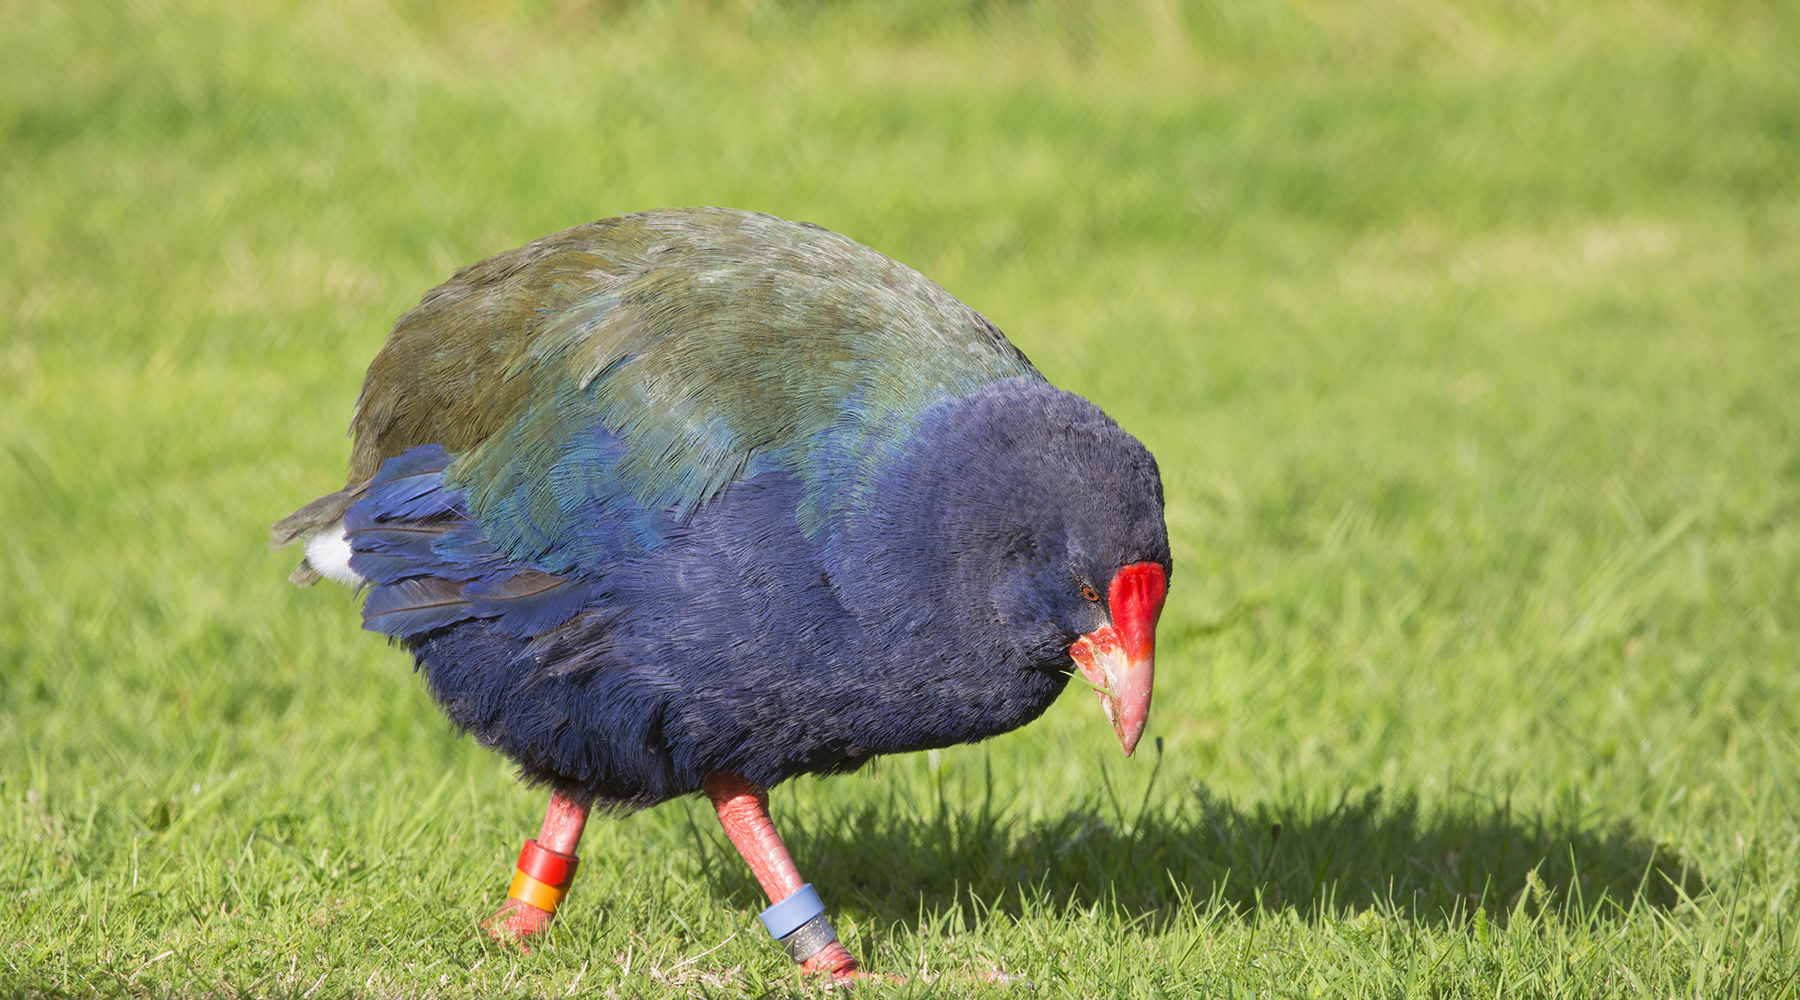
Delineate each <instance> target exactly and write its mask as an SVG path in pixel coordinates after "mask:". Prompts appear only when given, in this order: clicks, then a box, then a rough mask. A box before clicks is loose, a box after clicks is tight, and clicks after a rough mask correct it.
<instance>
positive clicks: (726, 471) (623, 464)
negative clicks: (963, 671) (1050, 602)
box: [278, 209, 1041, 574]
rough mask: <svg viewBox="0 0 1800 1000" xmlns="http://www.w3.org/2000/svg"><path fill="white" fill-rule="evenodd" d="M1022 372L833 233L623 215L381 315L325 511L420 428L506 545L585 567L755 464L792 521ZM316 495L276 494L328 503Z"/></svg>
mask: <svg viewBox="0 0 1800 1000" xmlns="http://www.w3.org/2000/svg"><path fill="white" fill-rule="evenodd" d="M1020 375H1027V376H1032V377H1041V376H1037V373H1036V371H1035V369H1033V368H1032V367H1031V365H1030V363H1029V362H1028V361H1027V360H1026V359H1025V357H1024V355H1022V354H1021V353H1019V351H1018V350H1017V349H1016V348H1014V347H1013V346H1012V345H1011V344H1010V343H1008V342H1007V341H1006V339H1005V337H1003V336H1002V335H1001V334H1000V332H999V331H998V330H996V329H995V328H994V327H993V325H992V324H990V323H988V321H987V320H986V319H984V318H983V317H982V316H981V315H980V314H979V313H976V312H975V311H974V310H972V309H970V308H968V307H967V306H965V305H963V304H962V303H961V302H958V301H957V300H956V299H955V298H954V297H952V296H951V295H950V294H949V293H948V292H946V291H944V290H943V289H942V288H940V287H938V286H937V285H936V284H933V283H932V282H930V281H929V280H927V279H925V278H924V277H922V276H920V275H919V274H918V273H917V272H914V271H912V270H910V269H908V268H906V267H903V266H902V265H900V264H897V263H895V262H894V261H892V260H889V259H888V258H886V257H884V256H882V255H880V254H877V253H875V252H874V251H871V250H869V249H867V248H865V247H863V246H861V245H859V244H857V243H854V242H852V241H850V240H848V239H845V238H843V237H841V236H837V235H836V234H833V233H830V232H827V231H825V230H823V229H819V228H818V227H815V226H808V225H801V224H795V223H789V222H783V221H781V220H779V219H775V218H772V217H770V216H764V215H756V214H752V213H745V212H734V211H728V210H722V209H685V210H670V211H664V212H653V213H645V214H641V215H636V216H625V217H622V218H618V219H611V220H607V221H604V222H597V223H592V224H590V225H585V226H578V227H575V228H573V229H569V230H566V231H564V232H561V233H558V234H555V235H553V236H549V237H545V238H544V239H541V240H538V241H536V242H534V243H531V244H528V245H526V246H524V247H520V248H519V249H517V250H513V251H510V252H507V253H504V254H500V255H497V256H495V257H491V258H489V259H487V260H485V261H482V262H481V263H479V264H476V265H474V266H472V267H469V268H466V269H464V270H463V271H461V272H459V273H457V274H456V275H455V276H454V277H453V278H451V280H450V281H448V282H446V283H445V284H443V285H441V286H439V287H438V288H436V289H434V290H433V291H432V292H431V293H429V294H428V295H427V296H426V297H425V298H424V300H423V301H421V302H420V304H419V305H418V307H417V308H415V309H413V310H412V311H411V312H408V313H407V314H406V315H405V316H402V317H401V318H400V321H399V322H398V324H397V325H396V326H395V329H394V332H393V335H392V336H391V337H390V338H389V340H388V342H387V344H386V346H385V347H383V349H382V351H381V353H380V354H379V355H378V356H377V357H376V359H375V361H374V363H373V365H371V367H370V369H369V374H368V378H367V380H366V381H365V382H364V384H363V391H362V396H361V398H360V399H359V400H358V404H357V414H356V419H355V422H354V424H353V427H352V429H353V433H354V435H355V439H356V443H355V448H354V452H353V455H352V458H351V469H350V484H349V486H348V487H347V488H346V490H345V491H344V493H343V494H340V495H339V496H342V497H344V498H345V499H344V500H343V501H342V507H341V508H340V509H339V510H338V511H337V514H339V515H341V513H342V510H343V509H347V508H348V506H349V503H351V502H354V499H355V496H356V495H357V491H359V490H366V488H367V484H369V483H370V482H371V481H372V480H373V479H374V478H375V476H376V474H377V473H378V472H379V470H380V469H381V467H382V464H383V463H384V462H385V461H387V460H388V459H391V458H394V457H396V456H399V455H402V454H404V453H406V452H408V451H410V450H411V449H413V448H416V447H418V446H420V445H423V444H438V445H441V446H442V447H443V448H444V450H445V452H446V453H447V454H448V455H449V456H450V457H451V461H450V464H449V466H448V467H447V469H446V470H445V471H444V473H443V476H444V481H445V483H446V484H449V485H451V486H453V487H454V488H456V489H457V490H458V491H460V492H461V494H462V495H463V500H464V504H465V505H466V509H467V511H468V512H469V514H470V516H471V517H472V518H473V519H474V521H476V522H477V523H478V524H479V525H480V527H481V528H482V530H483V531H484V532H485V533H486V534H487V536H488V537H489V538H491V540H492V541H493V543H494V545H495V547H496V549H497V550H498V551H499V552H500V553H502V554H503V555H504V556H505V558H506V559H507V561H508V562H510V563H513V564H515V565H518V566H529V567H533V568H536V569H538V570H541V571H544V572H547V573H552V574H563V573H571V572H574V573H597V572H603V571H604V569H605V567H606V566H607V565H609V564H611V563H612V562H614V561H616V560H617V559H618V558H620V557H622V556H629V555H631V554H633V553H636V552H645V551H651V550H653V549H654V548H655V547H656V546H657V544H659V542H660V541H661V539H662V538H663V537H664V535H665V534H666V533H667V531H668V530H670V528H671V526H672V525H679V524H680V523H681V522H682V521H683V520H684V519H685V518H686V516H687V515H688V514H689V513H691V512H692V511H693V510H694V509H695V508H696V507H698V506H699V505H701V504H704V503H706V502H707V501H708V500H710V499H711V498H713V497H714V496H716V495H717V494H718V493H719V492H720V491H721V490H723V489H724V488H725V487H726V486H727V485H729V484H730V483H731V482H733V481H734V480H737V479H739V478H743V477H746V476H749V475H754V474H757V473H760V472H764V471H770V470H776V469H779V470H784V471H787V472H789V473H791V474H793V475H795V476H797V477H799V478H801V479H803V480H804V481H805V484H806V491H805V500H804V501H803V505H802V509H801V511H800V512H799V515H800V519H801V524H802V526H803V528H805V529H806V530H807V531H808V533H809V534H810V533H812V532H814V531H816V530H817V529H818V528H819V526H820V525H822V524H823V523H824V522H825V521H826V520H827V519H828V518H830V517H831V516H832V515H833V513H834V512H836V511H837V510H839V509H842V508H844V507H846V506H849V505H854V504H855V503H856V502H857V489H858V488H859V484H861V483H862V482H865V481H866V480H867V478H868V475H869V470H871V469H872V468H876V467H878V466H879V463H880V462H881V461H882V460H883V457H884V449H888V448H894V447H900V446H901V442H903V441H904V438H905V432H906V431H907V430H908V429H909V427H910V425H911V423H912V421H913V420H914V419H915V418H916V417H917V416H918V414H919V413H921V412H922V411H923V410H924V409H926V408H927V407H929V406H931V405H932V404H934V403H936V402H938V401H940V400H942V399H945V398H948V397H953V396H960V395H962V394H964V393H966V392H969V391H972V390H973V389H975V388H977V387H979V386H981V385H985V384H987V383H989V382H992V381H995V380H997V379H1001V378H1007V377H1013V376H1020ZM326 499H327V500H329V499H330V498H326ZM322 503H325V501H323V500H322V501H320V502H319V503H316V504H314V505H309V507H308V508H305V509H303V510H302V511H301V512H300V513H299V514H296V515H295V516H296V517H300V516H301V515H305V514H307V513H308V511H311V512H312V513H311V514H310V515H309V517H308V518H307V520H308V521H310V522H312V523H316V524H324V523H329V519H330V516H331V515H332V511H331V508H332V506H334V505H333V504H325V506H324V507H319V504H322ZM315 508H317V509H315ZM290 520H292V519H290ZM287 523H288V522H284V524H287ZM290 527H291V528H292V527H296V526H290ZM297 527H298V528H299V529H300V530H304V525H299V526H297ZM280 533H281V526H278V535H279V534H280Z"/></svg>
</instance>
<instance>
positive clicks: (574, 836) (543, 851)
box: [482, 792, 588, 941]
mask: <svg viewBox="0 0 1800 1000" xmlns="http://www.w3.org/2000/svg"><path fill="white" fill-rule="evenodd" d="M587 817H588V811H587V807H586V806H584V805H581V804H580V803H578V802H576V801H574V800H573V799H570V798H569V797H568V796H566V795H564V794H563V793H562V792H552V793H551V794H550V808H549V809H547V810H545V812H544V828H543V829H542V830H540V831H538V836H537V839H536V840H528V841H526V842H525V849H524V850H522V851H520V852H519V867H518V870H517V871H515V872H514V873H513V883H512V890H511V891H510V892H509V893H508V894H507V897H506V905H505V906H503V907H501V908H500V912H498V913H496V914H494V915H493V916H491V917H489V918H488V919H487V923H485V924H483V925H482V926H483V927H485V928H486V929H487V932H488V934H489V935H490V936H491V937H494V938H496V939H498V940H502V941H518V940H520V939H521V938H527V937H530V936H531V935H533V934H536V933H538V932H539V931H542V930H543V929H544V928H546V927H548V926H550V921H551V920H552V919H553V918H554V917H555V916H556V908H557V906H559V905H560V904H561V903H562V899H563V896H564V895H566V894H567V893H568V891H569V884H570V883H571V882H573V881H574V880H575V866H576V865H577V864H579V859H577V858H576V857H575V848H576V847H578V846H580V844H581V831H582V828H583V827H585V826H586V825H587Z"/></svg>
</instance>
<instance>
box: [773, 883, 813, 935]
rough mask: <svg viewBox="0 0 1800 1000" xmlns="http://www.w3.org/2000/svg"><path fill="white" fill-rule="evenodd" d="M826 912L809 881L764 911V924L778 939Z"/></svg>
mask: <svg viewBox="0 0 1800 1000" xmlns="http://www.w3.org/2000/svg"><path fill="white" fill-rule="evenodd" d="M824 912H825V904H824V903H823V902H821V901H820V900H819V894H818V892H817V891H816V890H814V889H813V887H812V883H811V882H808V883H806V884H805V885H803V886H801V887H800V888H799V890H798V891H796V892H795V893H794V894H793V895H792V896H789V897H788V898H786V899H784V900H782V901H781V902H779V903H776V904H775V905H774V906H771V907H769V908H768V909H766V910H764V911H762V922H763V926H764V927H767V928H768V929H769V936H770V937H773V938H775V939H776V940H777V941H779V940H781V939H782V938H784V937H787V936H788V935H789V934H792V933H794V932H795V931H797V930H799V929H800V926H801V925H802V924H804V923H806V922H807V921H809V920H811V919H812V918H814V917H816V916H818V915H819V914H821V913H824Z"/></svg>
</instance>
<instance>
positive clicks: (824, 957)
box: [706, 774, 863, 979]
mask: <svg viewBox="0 0 1800 1000" xmlns="http://www.w3.org/2000/svg"><path fill="white" fill-rule="evenodd" d="M706 797H707V798H709V799H712V803H713V808H714V809H716V810H718V812H719V825H720V826H723V827H724V828H725V836H727V837H729V838H731V843H732V846H734V847H736V848H737V849H738V853H739V854H741V855H743V857H744V861H745V863H746V864H748V865H749V866H750V871H751V872H752V873H753V874H755V875H756V880H757V881H758V882H760V883H762V887H763V892H765V893H767V894H768V896H769V902H770V903H773V904H776V905H774V906H771V907H769V909H768V910H765V911H764V912H763V922H764V923H765V924H768V925H769V928H770V932H771V933H780V934H781V935H782V937H781V941H782V944H783V945H784V946H786V947H787V949H788V954H789V955H792V956H794V960H795V961H797V962H799V963H800V968H801V969H803V970H805V971H807V972H829V973H831V974H832V975H833V976H836V977H838V978H840V979H848V978H852V977H860V976H861V975H863V973H861V972H859V971H858V970H857V968H856V959H854V958H851V957H850V953H849V952H848V951H845V950H844V946H843V945H842V944H840V943H839V942H838V940H837V934H836V933H835V932H833V931H832V930H831V925H830V924H827V923H825V918H824V914H823V913H822V912H820V911H821V910H822V907H820V906H819V905H818V903H817V900H818V896H817V895H815V894H813V893H812V887H811V886H808V885H806V884H805V883H804V882H802V881H801V880H800V870H799V869H797V868H795V867H794V859H793V858H791V857H789V856H788V852H787V847H786V846H785V845H783V844H782V842H781V835H780V834H779V833H776V832H775V824H774V823H772V822H770V820H769V793H768V791H767V790H765V789H763V788H761V787H760V786H757V785H753V784H751V783H750V782H748V781H745V780H744V779H743V778H740V777H738V776H737V775H735V774H715V775H713V776H712V777H710V778H708V779H706ZM801 890H805V892H804V893H802V892H801ZM797 894H798V895H797ZM790 899H791V900H793V904H790V906H793V905H796V904H798V905H800V907H801V910H802V911H804V910H810V911H811V912H810V913H809V912H801V911H796V912H797V914H798V916H797V918H790V919H788V920H786V921H784V920H783V918H782V917H781V916H778V915H776V914H777V913H778V911H781V910H783V909H784V908H783V907H782V906H781V905H780V904H782V903H783V902H785V901H788V900H790ZM772 915H775V916H772ZM772 919H773V920H774V921H776V922H774V923H771V920H772ZM794 919H798V920H799V921H800V925H799V926H798V927H794V928H787V929H785V930H783V929H781V928H783V927H786V924H787V923H791V922H793V920H794ZM821 939H823V941H824V944H823V946H822V947H821V946H820V945H819V942H820V940H821Z"/></svg>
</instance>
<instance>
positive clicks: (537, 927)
mask: <svg viewBox="0 0 1800 1000" xmlns="http://www.w3.org/2000/svg"><path fill="white" fill-rule="evenodd" d="M555 917H556V914H554V913H549V912H546V911H544V910H540V909H538V908H537V907H535V906H532V905H531V904H530V903H527V902H524V901H523V900H518V899H513V898H511V897H508V898H507V900H506V905H505V906H502V907H500V910H499V912H498V913H495V914H494V915H493V916H491V917H489V918H487V920H486V921H485V922H483V923H482V925H481V929H482V930H484V931H487V933H488V937H490V938H493V939H494V940H495V941H498V942H500V943H501V944H510V945H517V946H518V948H519V950H520V951H530V950H531V949H529V948H527V947H525V940H526V939H527V938H531V937H534V936H536V935H538V934H541V933H543V932H544V930H545V929H546V928H548V927H549V926H550V921H551V920H553V919H555Z"/></svg>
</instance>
